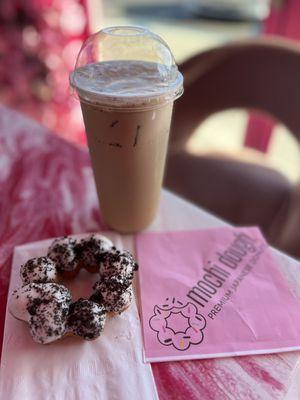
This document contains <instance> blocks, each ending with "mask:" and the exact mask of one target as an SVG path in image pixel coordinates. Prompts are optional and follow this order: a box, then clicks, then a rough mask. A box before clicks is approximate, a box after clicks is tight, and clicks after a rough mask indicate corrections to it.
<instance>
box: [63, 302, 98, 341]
mask: <svg viewBox="0 0 300 400" xmlns="http://www.w3.org/2000/svg"><path fill="white" fill-rule="evenodd" d="M105 320H106V310H105V308H104V307H103V306H102V305H99V304H97V303H94V302H93V301H90V300H85V299H79V300H77V301H75V302H74V303H72V304H71V306H70V309H69V316H68V331H69V332H71V333H73V334H74V335H77V336H80V337H82V338H83V339H86V340H92V339H96V338H97V337H99V336H100V334H101V332H102V331H103V329H104V325H105Z"/></svg>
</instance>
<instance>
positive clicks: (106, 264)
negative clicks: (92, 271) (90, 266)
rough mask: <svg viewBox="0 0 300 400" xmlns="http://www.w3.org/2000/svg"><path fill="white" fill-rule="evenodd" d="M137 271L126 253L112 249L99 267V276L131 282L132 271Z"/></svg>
mask: <svg viewBox="0 0 300 400" xmlns="http://www.w3.org/2000/svg"><path fill="white" fill-rule="evenodd" d="M137 269H138V264H137V263H136V261H135V260H134V258H133V257H132V255H131V254H130V253H129V252H128V251H126V250H123V251H120V250H117V249H116V248H115V247H113V248H112V249H111V250H110V251H108V252H107V253H106V254H105V256H104V259H103V262H102V264H101V267H100V276H102V277H112V276H115V277H117V278H119V279H120V280H123V279H130V280H132V279H133V273H134V271H137Z"/></svg>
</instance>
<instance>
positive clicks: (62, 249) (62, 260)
mask: <svg viewBox="0 0 300 400" xmlns="http://www.w3.org/2000/svg"><path fill="white" fill-rule="evenodd" d="M76 245H77V241H76V239H73V238H72V237H68V236H63V237H59V238H57V239H55V240H54V241H53V242H52V244H51V245H50V247H49V249H48V254H47V257H49V258H51V260H53V261H54V262H55V264H56V267H57V269H58V270H59V271H74V270H76V269H77V268H78V257H77V254H76Z"/></svg>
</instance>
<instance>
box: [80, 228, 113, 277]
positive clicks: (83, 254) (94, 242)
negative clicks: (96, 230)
mask: <svg viewBox="0 0 300 400" xmlns="http://www.w3.org/2000/svg"><path fill="white" fill-rule="evenodd" d="M112 247H113V243H112V242H111V241H110V240H109V239H107V238H106V237H105V236H102V235H99V234H92V235H90V236H88V237H86V238H83V239H81V240H80V241H79V243H78V244H77V246H76V251H77V257H78V259H79V260H80V263H81V265H83V266H84V267H85V268H87V267H91V266H97V268H98V269H99V267H100V264H101V262H102V259H103V255H104V254H105V253H106V252H107V251H109V250H110V249H111V248H112Z"/></svg>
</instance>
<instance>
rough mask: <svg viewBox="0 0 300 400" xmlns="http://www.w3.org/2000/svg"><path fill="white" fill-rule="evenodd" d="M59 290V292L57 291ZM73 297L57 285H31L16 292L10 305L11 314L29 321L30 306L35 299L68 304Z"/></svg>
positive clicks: (65, 289)
mask: <svg viewBox="0 0 300 400" xmlns="http://www.w3.org/2000/svg"><path fill="white" fill-rule="evenodd" d="M57 288H59V290H57ZM70 297H71V294H70V292H69V290H68V289H67V288H66V287H65V286H63V285H58V284H55V283H31V284H29V285H26V286H23V287H20V288H18V289H16V290H14V291H13V292H12V294H11V296H10V299H9V303H8V310H9V312H10V313H11V314H12V315H13V316H14V317H16V318H18V319H21V320H23V321H27V322H28V321H29V318H30V314H29V312H28V309H27V308H28V306H29V305H30V301H31V300H33V299H38V298H39V299H41V300H49V301H56V302H58V303H65V302H68V301H69V299H70Z"/></svg>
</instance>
